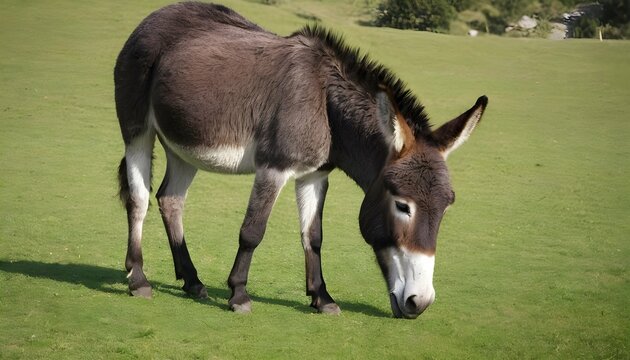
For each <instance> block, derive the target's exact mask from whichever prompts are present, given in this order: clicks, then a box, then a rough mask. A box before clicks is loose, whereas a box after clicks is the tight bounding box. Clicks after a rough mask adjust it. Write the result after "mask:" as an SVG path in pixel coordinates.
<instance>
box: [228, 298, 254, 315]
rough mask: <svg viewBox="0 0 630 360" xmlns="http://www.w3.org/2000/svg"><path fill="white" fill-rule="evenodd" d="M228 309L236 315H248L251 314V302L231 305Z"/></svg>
mask: <svg viewBox="0 0 630 360" xmlns="http://www.w3.org/2000/svg"><path fill="white" fill-rule="evenodd" d="M230 309H232V311H234V312H235V313H237V314H249V313H251V312H252V302H251V301H248V302H246V303H243V304H231V305H230Z"/></svg>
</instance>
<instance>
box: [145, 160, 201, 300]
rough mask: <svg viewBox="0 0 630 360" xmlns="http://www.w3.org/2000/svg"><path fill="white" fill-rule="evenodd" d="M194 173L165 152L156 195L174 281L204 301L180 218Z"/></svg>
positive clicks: (191, 294) (189, 293)
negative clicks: (162, 170) (160, 179)
mask: <svg viewBox="0 0 630 360" xmlns="http://www.w3.org/2000/svg"><path fill="white" fill-rule="evenodd" d="M196 173H197V169H196V168H195V167H194V166H192V165H190V164H188V163H186V162H184V161H183V160H181V159H180V158H178V157H177V156H176V155H174V154H172V153H171V152H170V151H167V165H166V174H165V175H164V180H163V181H162V185H160V189H159V190H158V192H157V195H156V197H157V199H158V204H159V206H160V213H161V214H162V221H163V222H164V229H165V230H166V234H167V236H168V242H169V245H170V247H171V253H172V254H173V263H174V265H175V277H176V278H177V279H184V286H183V287H182V289H183V290H184V291H185V292H186V293H187V294H188V295H190V296H192V297H195V298H206V297H208V292H207V290H206V288H205V286H204V285H203V284H202V283H201V281H200V280H199V277H198V276H197V269H195V266H194V265H193V262H192V260H191V258H190V254H189V253H188V247H187V246H186V240H185V238H184V225H183V222H182V217H183V213H184V203H185V201H186V193H187V191H188V188H189V187H190V184H191V183H192V180H193V179H194V177H195V174H196Z"/></svg>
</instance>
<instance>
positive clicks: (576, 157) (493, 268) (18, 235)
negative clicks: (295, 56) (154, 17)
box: [0, 0, 630, 359]
mask: <svg viewBox="0 0 630 360" xmlns="http://www.w3.org/2000/svg"><path fill="white" fill-rule="evenodd" d="M223 3H224V4H225V5H228V6H230V7H232V8H234V9H235V10H237V11H239V12H241V13H242V14H243V15H245V16H247V17H248V18H250V19H252V20H253V21H255V22H257V23H259V24H260V25H262V26H264V27H265V28H267V29H269V30H271V31H274V32H277V33H278V34H281V35H286V34H289V33H291V32H292V31H294V30H296V29H297V28H299V27H300V26H302V25H303V24H304V23H306V22H307V21H308V20H306V19H308V18H310V19H313V18H318V19H320V20H321V22H322V23H323V24H324V25H326V26H330V27H333V28H335V29H337V30H338V31H339V32H340V33H343V34H344V35H345V36H346V38H347V40H348V42H349V43H351V44H354V45H356V46H359V47H360V48H361V49H363V50H364V51H365V52H369V53H370V54H371V56H372V57H374V58H376V59H378V60H379V61H381V62H382V63H384V64H386V65H387V66H389V67H391V68H392V69H393V70H394V71H395V72H396V73H397V74H398V75H399V76H400V77H401V78H403V79H405V81H407V82H408V84H409V86H410V87H411V88H412V89H413V90H414V91H415V93H416V94H417V95H418V96H419V98H420V99H421V100H422V102H423V103H424V104H425V105H426V107H427V109H428V111H429V114H430V116H431V118H432V119H433V122H434V124H436V125H438V124H440V123H442V122H444V121H446V120H448V119H450V118H452V117H453V116H455V115H457V114H459V113H461V112H462V111H463V110H465V109H467V108H468V107H469V106H471V105H472V104H473V103H474V100H475V99H476V98H477V96H479V95H482V94H486V95H487V96H488V97H489V98H490V105H489V109H488V111H487V113H486V115H485V117H484V120H483V122H482V123H481V125H480V127H479V128H478V129H477V130H476V133H475V134H474V135H473V136H472V137H471V139H470V140H469V142H468V143H467V144H466V145H464V146H463V147H462V149H460V150H458V151H457V152H456V153H454V154H453V155H452V156H451V157H449V164H450V170H451V176H452V180H453V185H454V188H455V191H456V192H457V203H456V204H455V205H454V206H453V207H452V208H451V209H450V210H449V213H448V214H447V216H446V218H445V220H444V222H443V223H442V230H441V233H440V238H439V242H438V253H437V264H436V269H435V271H436V273H435V279H434V282H435V288H436V291H437V300H436V302H435V304H433V306H432V307H431V308H429V310H428V311H427V312H426V313H425V314H423V315H422V316H421V317H420V318H419V319H417V320H415V321H403V320H397V319H392V318H391V315H390V309H389V301H388V299H387V294H386V288H385V284H384V281H383V280H382V279H381V275H380V272H379V270H378V268H377V265H376V263H375V261H374V259H373V255H372V251H371V249H370V248H369V247H368V246H367V245H366V244H365V243H364V242H363V240H362V238H361V236H360V234H359V231H358V224H357V221H356V219H357V215H358V208H359V205H360V202H361V200H362V195H361V192H360V190H359V189H358V188H357V187H356V186H355V185H354V184H353V183H352V182H351V181H350V180H349V179H347V178H346V177H345V176H344V175H343V174H341V173H340V172H335V173H333V175H332V176H331V188H330V191H329V195H328V200H327V203H326V208H325V212H324V216H325V219H324V233H325V241H324V250H323V259H324V264H323V266H324V271H325V276H326V279H327V284H328V287H329V290H330V292H331V294H332V295H333V297H335V299H336V300H337V301H338V303H339V305H340V306H341V309H342V315H341V316H340V317H329V316H321V315H317V314H312V312H311V309H310V308H309V307H308V306H307V305H308V302H309V299H308V298H307V297H306V296H305V295H304V279H303V278H304V270H303V267H304V265H303V261H304V260H303V253H302V249H301V245H300V241H299V227H298V220H297V212H296V205H295V202H294V195H293V184H289V185H288V186H287V187H286V188H285V190H284V192H283V194H282V195H281V197H280V199H279V201H278V204H277V205H276V208H275V209H274V212H273V213H272V217H271V220H270V224H269V226H268V231H267V235H266V238H265V240H264V241H263V243H262V245H261V246H260V247H259V249H258V250H257V252H256V255H255V256H254V262H253V265H252V269H251V275H250V285H249V290H250V291H251V293H252V295H253V298H254V301H255V302H254V312H253V313H252V314H251V315H248V316H240V315H237V314H233V313H231V312H230V311H228V310H227V298H228V295H229V291H228V289H227V286H226V285H225V280H226V279H227V275H228V273H229V270H230V267H231V265H232V262H233V259H234V255H235V253H236V249H237V235H238V229H239V226H240V222H241V220H242V217H243V214H244V211H245V207H246V203H247V198H248V196H249V191H250V186H251V183H252V177H251V176H222V175H215V174H207V173H203V174H200V175H198V177H197V179H196V181H195V182H194V183H193V186H192V188H191V191H190V193H189V197H188V199H189V200H188V203H187V213H186V217H185V220H184V221H185V226H186V231H187V241H188V243H189V248H190V252H191V255H192V258H193V260H194V261H195V263H196V265H197V268H198V270H199V274H200V277H201V279H202V280H203V281H204V282H205V283H206V285H207V287H208V291H209V294H210V299H208V300H206V301H193V300H191V299H188V298H186V297H184V296H183V295H182V292H181V291H180V290H179V287H180V286H181V284H179V283H178V282H177V281H175V279H174V274H173V269H172V261H171V255H170V251H169V249H168V244H167V240H166V236H165V234H164V231H163V227H162V224H161V220H160V216H159V213H158V211H157V208H156V207H155V206H153V207H152V209H151V210H150V214H149V216H148V219H147V222H146V224H145V231H144V234H145V236H144V242H143V243H144V244H143V245H144V247H143V248H144V254H145V270H146V273H147V276H148V277H149V280H150V281H151V282H152V283H153V284H154V286H155V292H154V298H153V299H152V300H150V301H147V300H143V299H135V298H130V297H128V296H127V295H126V282H125V274H124V272H123V271H122V269H123V261H124V255H125V249H126V231H127V230H126V221H125V215H124V211H123V209H122V208H121V207H120V205H119V204H118V202H117V199H116V197H115V193H116V184H115V168H116V166H117V164H118V161H119V160H120V157H121V156H122V154H123V143H122V140H121V138H120V135H119V131H118V125H117V120H116V117H115V111H114V103H113V76H112V69H113V65H114V61H115V57H116V56H117V54H118V51H119V50H120V48H121V47H122V44H123V43H124V41H125V40H126V38H127V36H128V35H129V33H130V32H131V31H132V30H133V28H134V27H135V26H136V25H137V24H138V22H139V21H140V20H141V19H142V18H143V17H144V16H146V15H147V14H149V13H150V12H151V11H153V10H155V9H157V8H159V7H160V6H162V5H164V4H166V2H165V1H137V2H132V3H129V2H122V1H121V2H106V1H81V2H72V1H61V0H59V1H28V2H27V1H13V0H8V1H3V2H2V3H1V4H0V49H2V50H1V52H2V55H1V56H0V94H1V95H0V124H1V125H2V126H1V127H0V169H1V170H2V173H1V175H0V199H1V200H0V205H1V206H0V247H1V249H2V250H1V251H0V358H3V359H4V358H7V359H14V358H29V359H31V358H33V359H34V358H52V359H54V358H60V359H61V358H63V359H66V358H82V359H83V358H88V359H92V358H107V359H109V358H181V359H190V358H217V359H230V358H239V359H240V358H257V359H258V358H304V359H306V358H318V357H323V358H357V359H363V358H374V359H382V358H385V357H387V358H418V357H419V358H439V359H444V358H480V359H487V358H519V359H520V358H547V357H551V358H567V359H573V358H628V357H629V356H630V349H629V348H628V345H627V341H628V338H630V310H629V309H630V300H629V299H630V283H629V280H630V274H629V269H628V265H629V263H628V259H630V242H628V234H630V225H629V224H630V182H629V181H628V177H629V176H630V160H629V159H630V145H628V139H629V138H630V122H629V121H628V119H629V118H628V116H629V115H628V114H630V102H629V101H628V99H630V86H629V85H628V84H630V66H629V64H630V42H625V41H610V42H609V41H606V42H597V41H590V40H583V41H561V42H552V41H546V40H528V39H507V38H499V37H492V36H489V37H481V38H467V37H454V36H446V35H437V34H431V33H419V32H410V31H399V30H393V29H385V28H370V27H362V26H359V25H358V24H357V20H360V19H361V18H363V17H364V16H365V15H364V10H363V8H362V3H361V2H359V1H350V0H348V1H344V2H341V3H338V2H335V1H328V0H326V1H313V2H306V1H285V2H283V3H281V4H280V5H278V6H266V5H261V4H258V3H254V2H248V1H238V0H231V1H225V2H223ZM156 155H157V161H156V166H155V174H156V176H155V177H156V180H155V181H154V182H155V183H157V182H159V179H160V178H161V175H162V174H163V171H164V160H163V157H162V153H161V151H158V152H157V154H156ZM154 185H155V184H154Z"/></svg>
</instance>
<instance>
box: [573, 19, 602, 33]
mask: <svg viewBox="0 0 630 360" xmlns="http://www.w3.org/2000/svg"><path fill="white" fill-rule="evenodd" d="M598 26H599V21H598V20H597V19H593V18H589V17H588V16H581V17H580V18H579V19H578V20H577V21H576V22H575V24H574V25H573V29H572V34H571V37H574V38H589V39H592V38H594V37H595V36H596V35H597V27H598Z"/></svg>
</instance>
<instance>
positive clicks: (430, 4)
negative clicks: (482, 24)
mask: <svg viewBox="0 0 630 360" xmlns="http://www.w3.org/2000/svg"><path fill="white" fill-rule="evenodd" d="M454 18H455V8H454V7H453V6H452V5H451V4H450V3H449V1H448V0H385V1H383V2H382V3H381V4H380V5H379V6H378V9H377V14H376V19H375V21H374V24H375V25H376V26H388V27H393V28H397V29H414V30H424V31H435V32H444V31H447V30H448V28H449V23H450V21H451V20H453V19H454Z"/></svg>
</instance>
